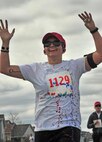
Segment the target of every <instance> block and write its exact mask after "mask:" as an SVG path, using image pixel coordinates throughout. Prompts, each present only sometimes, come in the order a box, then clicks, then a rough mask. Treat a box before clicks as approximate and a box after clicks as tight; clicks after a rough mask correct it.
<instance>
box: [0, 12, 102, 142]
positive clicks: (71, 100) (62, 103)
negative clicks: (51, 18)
mask: <svg viewBox="0 0 102 142" xmlns="http://www.w3.org/2000/svg"><path fill="white" fill-rule="evenodd" d="M79 17H80V18H81V20H82V21H83V22H84V24H85V26H86V27H87V29H88V30H89V32H90V34H91V35H92V37H93V39H94V42H95V47H96V50H95V51H94V52H93V53H90V54H87V55H86V56H85V57H81V58H78V59H70V60H63V59H62V56H63V54H64V53H65V51H66V41H65V39H64V37H63V36H62V35H61V34H59V33H57V32H49V33H47V34H45V35H44V37H43V38H42V44H43V47H44V48H43V51H44V54H45V55H46V56H47V59H48V60H47V61H46V62H44V63H32V64H27V65H20V66H19V65H11V64H10V59H9V46H10V45H9V44H10V40H11V38H12V37H13V35H14V32H15V29H13V30H12V32H11V33H10V32H9V30H8V21H7V20H5V24H4V23H3V21H2V20H1V27H0V37H1V40H2V47H1V73H3V74H5V75H8V76H11V77H16V78H20V79H24V80H27V81H30V82H31V83H32V84H33V86H34V88H35V92H36V96H35V124H34V125H35V142H79V141H80V132H81V114H80V91H79V80H80V77H81V76H82V74H83V73H85V72H87V71H90V70H91V69H94V68H96V67H97V65H98V64H100V63H101V62H102V37H101V35H100V33H99V31H98V28H97V27H96V25H95V23H94V20H93V18H92V15H91V14H90V13H87V12H84V13H81V14H79ZM75 26H76V25H75ZM84 42H85V41H83V43H84ZM86 42H87V41H86Z"/></svg>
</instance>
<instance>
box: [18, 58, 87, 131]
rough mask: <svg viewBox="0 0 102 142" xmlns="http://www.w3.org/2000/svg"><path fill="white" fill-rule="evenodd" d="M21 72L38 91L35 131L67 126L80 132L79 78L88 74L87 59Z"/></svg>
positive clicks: (27, 67)
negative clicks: (86, 68) (85, 73)
mask: <svg viewBox="0 0 102 142" xmlns="http://www.w3.org/2000/svg"><path fill="white" fill-rule="evenodd" d="M20 70H21V73H22V75H23V77H24V79H25V80H28V81H30V82H31V83H32V84H33V86H34V88H35V92H36V97H35V131H43V130H56V129H60V128H62V127H66V126H73V127H76V128H79V129H80V124H81V115H80V92H79V79H80V77H81V75H82V74H83V73H84V72H86V70H85V58H80V59H76V60H69V61H62V63H60V64H56V65H50V64H48V63H33V64H30V65H22V66H20Z"/></svg>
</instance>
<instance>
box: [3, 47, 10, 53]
mask: <svg viewBox="0 0 102 142" xmlns="http://www.w3.org/2000/svg"><path fill="white" fill-rule="evenodd" d="M1 52H7V53H8V52H9V47H4V46H2V48H1Z"/></svg>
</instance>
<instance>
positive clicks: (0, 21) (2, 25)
mask: <svg viewBox="0 0 102 142" xmlns="http://www.w3.org/2000/svg"><path fill="white" fill-rule="evenodd" d="M0 23H1V27H2V28H3V29H4V24H3V21H2V20H1V19H0Z"/></svg>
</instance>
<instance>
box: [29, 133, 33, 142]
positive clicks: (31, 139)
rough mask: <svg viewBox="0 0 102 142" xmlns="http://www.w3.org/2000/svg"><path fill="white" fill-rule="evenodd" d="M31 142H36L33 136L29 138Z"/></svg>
mask: <svg viewBox="0 0 102 142" xmlns="http://www.w3.org/2000/svg"><path fill="white" fill-rule="evenodd" d="M29 142H34V136H33V135H32V134H30V136H29Z"/></svg>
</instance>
